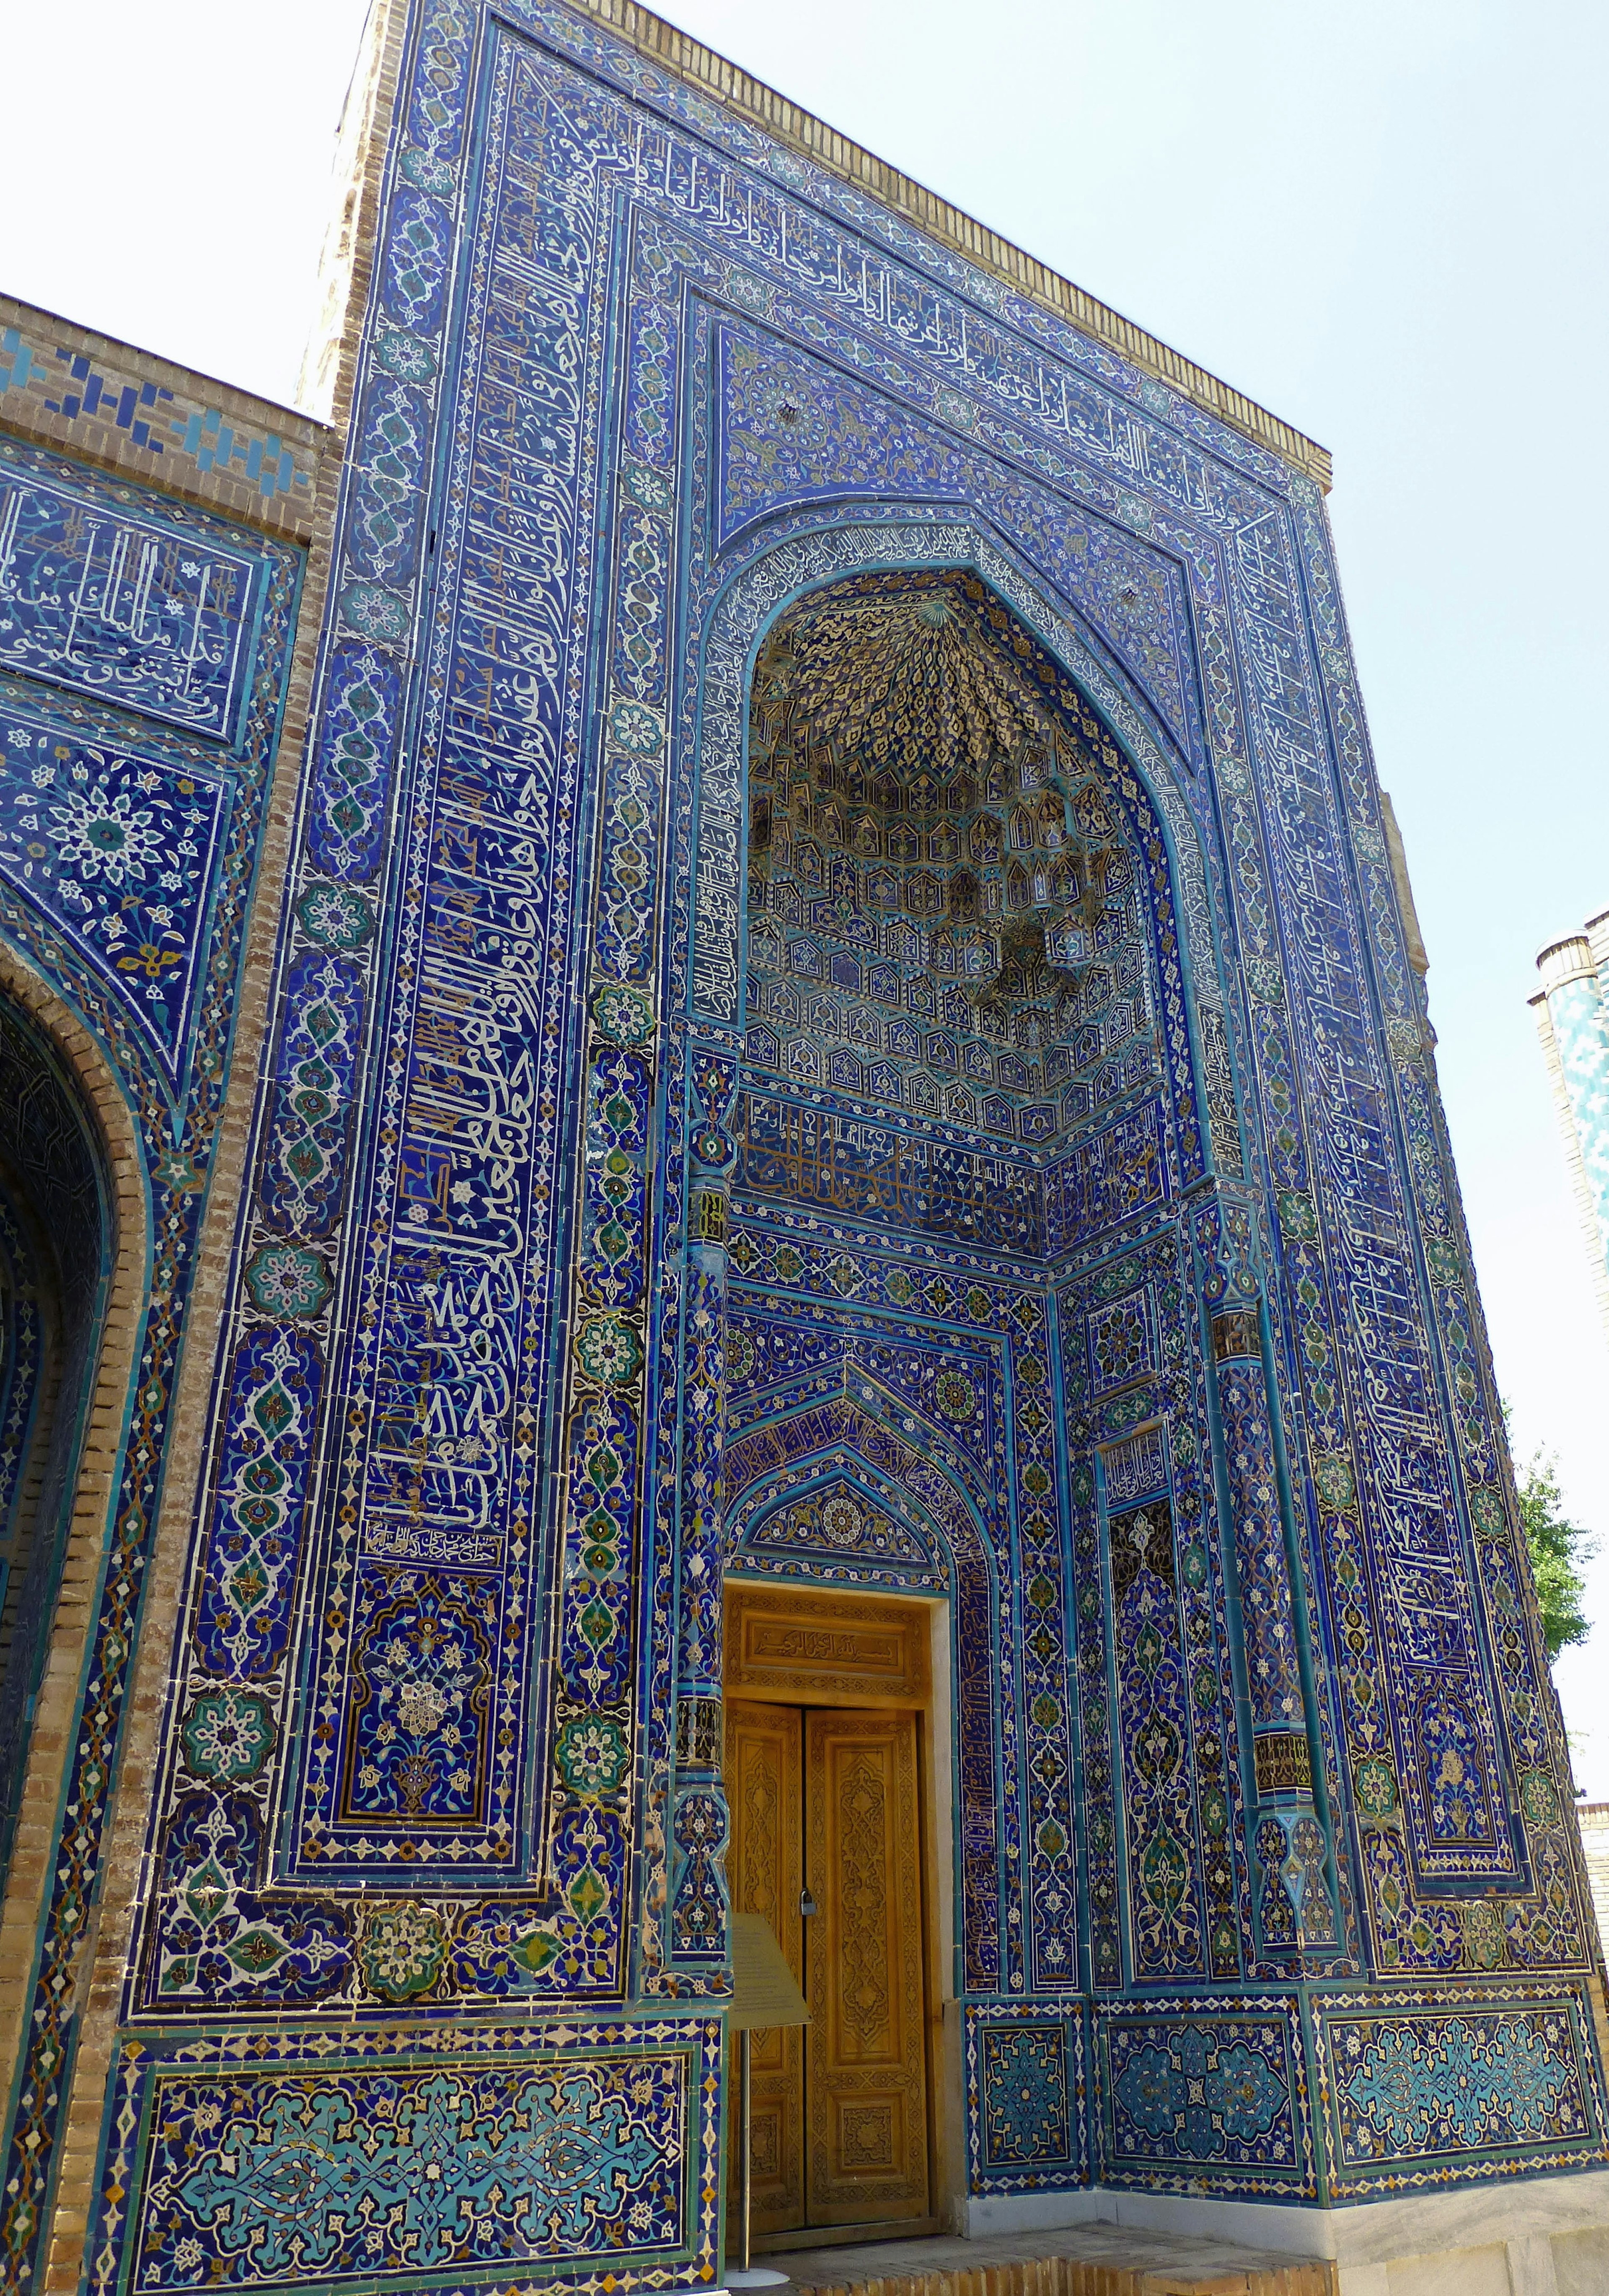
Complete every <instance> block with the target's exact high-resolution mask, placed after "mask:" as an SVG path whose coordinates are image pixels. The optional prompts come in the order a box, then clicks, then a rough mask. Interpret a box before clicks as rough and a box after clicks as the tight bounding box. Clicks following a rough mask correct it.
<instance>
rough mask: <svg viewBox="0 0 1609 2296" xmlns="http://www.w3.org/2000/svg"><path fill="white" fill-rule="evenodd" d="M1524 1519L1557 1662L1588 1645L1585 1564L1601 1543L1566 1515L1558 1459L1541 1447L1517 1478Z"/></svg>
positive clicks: (1544, 1630) (1545, 1630) (1547, 1637)
mask: <svg viewBox="0 0 1609 2296" xmlns="http://www.w3.org/2000/svg"><path fill="white" fill-rule="evenodd" d="M1518 1482H1519V1493H1520V1519H1521V1521H1523V1524H1524V1526H1525V1544H1526V1546H1528V1547H1529V1548H1530V1550H1531V1574H1532V1576H1533V1577H1534V1579H1535V1580H1536V1593H1537V1602H1538V1603H1539V1604H1540V1608H1541V1613H1542V1635H1543V1638H1544V1640H1545V1641H1546V1643H1547V1644H1548V1658H1549V1659H1550V1660H1551V1659H1556V1658H1557V1656H1558V1654H1559V1652H1561V1651H1562V1650H1564V1649H1565V1648H1566V1647H1567V1645H1568V1644H1571V1643H1580V1642H1585V1641H1586V1639H1587V1636H1589V1634H1590V1633H1591V1631H1592V1623H1591V1620H1589V1618H1588V1617H1587V1614H1586V1612H1585V1611H1583V1609H1582V1608H1581V1604H1582V1601H1583V1598H1584V1597H1585V1595H1586V1592H1587V1582H1586V1579H1585V1577H1584V1576H1583V1573H1582V1570H1581V1565H1582V1564H1583V1563H1587V1562H1590V1561H1591V1560H1592V1557H1593V1556H1594V1555H1595V1554H1597V1540H1596V1538H1593V1537H1592V1535H1591V1533H1590V1532H1589V1531H1588V1530H1586V1529H1583V1528H1582V1527H1581V1525H1580V1523H1574V1522H1571V1521H1569V1520H1568V1518H1567V1517H1566V1515H1565V1513H1564V1493H1563V1492H1562V1491H1561V1490H1560V1488H1559V1478H1558V1460H1557V1458H1556V1456H1555V1455H1554V1454H1553V1453H1551V1452H1549V1453H1548V1454H1547V1455H1546V1456H1544V1454H1543V1453H1542V1451H1541V1450H1540V1448H1539V1449H1537V1450H1535V1451H1533V1452H1532V1453H1531V1463H1530V1464H1529V1465H1528V1466H1527V1468H1526V1470H1525V1472H1524V1473H1523V1475H1522V1476H1520V1477H1519V1478H1518Z"/></svg>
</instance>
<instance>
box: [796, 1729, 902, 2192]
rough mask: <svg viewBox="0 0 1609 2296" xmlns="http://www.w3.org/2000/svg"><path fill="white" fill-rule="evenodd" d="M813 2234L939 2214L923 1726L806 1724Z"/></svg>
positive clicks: (807, 2056) (807, 2045) (808, 2153)
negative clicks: (923, 1836)
mask: <svg viewBox="0 0 1609 2296" xmlns="http://www.w3.org/2000/svg"><path fill="white" fill-rule="evenodd" d="M805 1879H806V1881H807V1882H808V1883H809V1886H810V1889H811V1890H812V1892H813V1895H814V1898H815V1901H816V1904H817V1907H818V1908H819V1911H818V1912H817V1913H816V1914H815V1915H814V1916H813V1918H812V1919H811V1920H810V1921H808V1922H806V1923H805V1998H806V1999H807V2000H808V2001H809V2003H810V2011H811V2021H810V2023H809V2025H808V2026H807V2027H806V2028H805V2095H806V2101H807V2103H806V2112H807V2144H806V2159H807V2164H808V2165H807V2199H806V2207H807V2218H806V2220H807V2222H808V2223H809V2224H811V2225H823V2226H825V2225H847V2224H863V2223H870V2222H874V2221H877V2222H884V2221H886V2222H896V2221H899V2220H901V2219H903V2218H908V2217H925V2216H926V2215H927V2208H928V2199H927V2072H926V2062H925V2057H926V2038H927V2037H926V2030H925V2020H924V2011H923V1998H922V1891H921V1842H920V1831H919V1818H918V1800H917V1769H916V1717H915V1716H914V1715H912V1714H908V1713H903V1714H902V1713H881V1714H845V1713H839V1712H837V1711H835V1710H830V1709H829V1710H817V1711H813V1712H811V1713H809V1714H807V1715H806V1716H805Z"/></svg>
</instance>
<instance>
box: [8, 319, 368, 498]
mask: <svg viewBox="0 0 1609 2296" xmlns="http://www.w3.org/2000/svg"><path fill="white" fill-rule="evenodd" d="M0 428H4V429H5V430H13V431H15V432H17V433H18V434H19V435H20V437H22V438H26V439H37V440H38V441H39V442H40V444H41V445H44V446H48V447H62V448H65V449H66V450H67V451H68V452H69V453H71V454H74V455H82V456H83V457H85V458H86V460H88V461H91V462H94V463H100V464H102V466H103V467H105V468H107V469H110V470H115V471H122V472H124V473H126V474H127V476H128V477H129V478H131V479H138V480H139V481H140V483H141V484H142V485H143V486H155V487H161V488H166V489H167V490H168V491H170V492H171V493H173V494H176V495H181V496H184V498H185V499H186V500H187V501H190V502H198V503H204V504H206V505H207V506H208V509H211V510H217V511H222V512H225V514H226V515H227V516H229V517H232V518H239V519H243V520H246V521H249V523H250V524H251V525H253V526H258V527H262V528H264V529H265V530H266V531H268V532H270V533H273V534H281V535H285V536H288V537H290V538H291V539H293V540H295V541H298V542H306V540H308V538H309V537H310V536H311V535H312V532H313V526H314V517H315V515H316V506H317V500H318V490H319V474H320V471H321V468H322V466H323V461H324V457H325V455H326V454H327V453H328V451H329V447H330V443H331V434H330V431H329V430H328V428H327V426H326V425H325V424H323V423H322V422H314V420H313V419H312V417H311V416H309V415H306V414H298V413H297V412H296V411H295V410H294V409H293V408H291V407H289V406H275V405H274V401H273V400H272V399H267V398H257V397H256V396H255V395H254V394H253V393H252V392H250V391H247V390H237V389H234V387H233V384H230V383H226V382H215V381H213V380H212V378H211V376H209V375H204V374H196V373H192V370H191V369H190V368H188V367H182V366H176V365H175V364H174V362H173V361H172V360H171V359H165V358H159V357H157V355H156V354H155V353H154V352H152V351H145V350H140V349H138V348H135V345H134V344H132V343H123V342H118V340H116V339H115V338H114V337H113V336H110V335H102V334H97V333H96V332H94V329H93V328H90V327H80V326H76V325H75V324H73V323H72V321H70V320H69V319H59V318H57V317H56V316H55V314H54V313H53V312H51V311H42V310H39V309H37V307H35V306H34V305H33V304H31V303H19V302H17V301H15V300H14V299H12V297H10V296H8V295H0Z"/></svg>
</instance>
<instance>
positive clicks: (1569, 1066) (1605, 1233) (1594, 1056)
mask: <svg viewBox="0 0 1609 2296" xmlns="http://www.w3.org/2000/svg"><path fill="white" fill-rule="evenodd" d="M1536 969H1537V971H1538V972H1539V973H1540V975H1541V980H1542V986H1541V988H1540V989H1539V990H1538V992H1537V994H1536V995H1535V996H1533V997H1532V998H1531V1011H1532V1012H1533V1013H1535V1014H1536V1024H1537V1033H1538V1034H1539V1036H1540V1037H1541V1040H1542V1053H1543V1056H1544V1058H1545V1059H1546V1061H1547V1062H1548V1078H1549V1080H1550V1081H1551V1083H1552V1086H1553V1097H1554V1104H1555V1106H1556V1108H1557V1110H1558V1116H1559V1125H1560V1128H1561V1129H1562V1131H1563V1133H1564V1153H1565V1156H1566V1158H1567V1160H1568V1161H1569V1165H1570V1178H1571V1184H1572V1187H1573V1190H1574V1193H1575V1201H1576V1210H1577V1211H1578V1213H1579V1214H1580V1223H1581V1234H1582V1235H1583V1236H1584V1237H1585V1239H1586V1243H1587V1252H1588V1258H1589V1262H1590V1265H1591V1268H1592V1282H1593V1288H1594V1290H1595V1292H1597V1304H1598V1312H1599V1314H1600V1315H1601V1316H1603V1318H1604V1330H1605V1338H1609V1012H1606V1011H1605V992H1604V982H1605V979H1606V978H1609V909H1605V911H1603V912H1602V914H1599V915H1598V916H1596V917H1589V919H1588V921H1587V923H1586V925H1585V926H1584V928H1583V929H1582V931H1580V932H1579V933H1571V934H1569V935H1568V936H1567V937H1566V938H1565V939H1564V940H1556V941H1550V942H1549V943H1548V947H1546V948H1544V949H1543V950H1542V951H1541V952H1540V955H1538V957H1537V961H1536Z"/></svg>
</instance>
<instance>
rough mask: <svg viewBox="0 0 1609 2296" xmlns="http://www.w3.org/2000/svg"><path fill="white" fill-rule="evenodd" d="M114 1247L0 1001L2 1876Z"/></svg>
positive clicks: (90, 1175)
mask: <svg viewBox="0 0 1609 2296" xmlns="http://www.w3.org/2000/svg"><path fill="white" fill-rule="evenodd" d="M109 1279H110V1218H109V1216H108V1210H107V1202H106V1195H105V1190H104V1185H103V1181H102V1170H101V1157H100V1153H99V1149H98V1141H97V1135H96V1132H95V1130H94V1127H93V1124H92V1121H91V1119H90V1118H89V1116H88V1113H87V1111H86V1109H85V1108H84V1106H83V1103H82V1102H81V1100H80V1098H79V1095H78V1089H77V1087H76V1086H75V1085H74V1084H73V1083H72V1081H71V1080H70V1079H69V1076H68V1074H67V1072H66V1070H65V1069H64V1067H63V1065H62V1063H61V1061H60V1059H59V1057H58V1055H57V1054H56V1053H55V1051H54V1048H53V1046H51V1045H50V1044H49V1042H48V1041H47V1040H46V1038H45V1037H44V1035H43V1034H42V1033H41V1032H40V1030H39V1029H37V1027H36V1026H35V1025H34V1024H33V1022H32V1021H30V1020H29V1017H28V1016H27V1015H26V1014H25V1013H22V1012H21V1011H20V1009H19V1008H18V1007H17V1006H16V1005H13V1004H12V1003H11V1002H10V1001H9V1000H8V999H4V998H0V1868H3V1867H4V1866H9V1861H10V1856H11V1849H12V1837H13V1834H14V1832H15V1828H16V1823H17V1816H18V1811H19V1808H20V1803H21V1797H22V1791H23V1785H24V1782H25V1779H26V1776H27V1772H28V1747H29V1735H30V1731H31V1726H32V1721H33V1716H34V1710H35V1706H36V1702H37V1698H38V1694H39V1689H40V1685H41V1681H42V1678H43V1676H44V1672H45V1662H46V1657H47V1652H48V1649H49V1644H50V1640H51V1632H52V1624H53V1617H54V1613H55V1609H56V1604H57V1600H58V1596H59V1594H60V1590H61V1575H62V1567H63V1562H64V1560H65V1556H66V1550H67V1542H68V1535H69V1525H70V1521H71V1515H72V1507H73V1498H74V1493H75V1488H76V1486H77V1482H78V1461H79V1456H80V1453H81V1450H82V1447H83V1440H84V1432H85V1425H86V1415H87V1411H88V1405H89V1399H90V1392H91V1389H92V1385H93V1382H94V1374H95V1365H96V1357H97V1352H98V1345H99V1339H100V1333H101V1328H102V1320H103V1317H104V1313H105V1304H106V1292H107V1285H108V1282H109Z"/></svg>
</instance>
